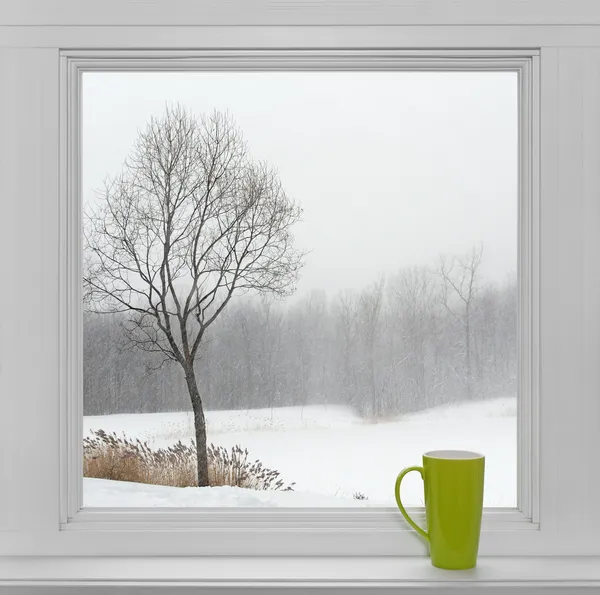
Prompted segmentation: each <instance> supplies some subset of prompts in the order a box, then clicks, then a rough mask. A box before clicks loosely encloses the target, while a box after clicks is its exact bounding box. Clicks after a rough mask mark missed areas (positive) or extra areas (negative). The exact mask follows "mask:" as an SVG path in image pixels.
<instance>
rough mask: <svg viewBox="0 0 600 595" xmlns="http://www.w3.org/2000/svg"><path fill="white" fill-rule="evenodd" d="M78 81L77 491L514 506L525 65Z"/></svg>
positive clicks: (134, 75) (206, 499) (175, 501)
mask: <svg viewBox="0 0 600 595" xmlns="http://www.w3.org/2000/svg"><path fill="white" fill-rule="evenodd" d="M82 80H83V82H82V123H83V124H82V142H83V149H82V168H83V202H84V208H83V230H84V233H83V237H84V242H83V255H84V271H83V275H84V289H83V292H84V293H83V299H84V326H83V331H84V359H83V366H84V384H83V387H84V392H83V399H84V402H83V404H84V411H83V413H84V416H85V417H84V429H85V431H84V474H85V475H86V478H85V479H84V484H83V487H84V491H83V498H84V499H83V506H84V508H87V507H103V506H125V507H127V506H137V507H144V506H225V507H229V506H240V507H252V506H259V507H265V506H274V507H280V506H284V507H285V506H288V507H290V506H292V507H304V506H309V507H311V506H313V507H314V506H317V507H318V506H334V507H335V506H363V507H364V506H369V507H373V506H379V507H381V506H383V507H392V506H394V505H395V503H394V497H393V490H392V485H393V481H394V479H395V476H396V475H397V473H398V472H399V470H400V469H402V468H403V467H406V466H409V465H411V464H413V463H414V462H415V461H419V460H420V457H421V454H422V453H423V452H425V451H427V450H430V449H433V448H443V447H452V448H458V447H462V448H467V449H471V450H477V451H480V452H483V453H484V454H485V455H486V457H487V474H486V482H487V483H486V491H485V503H486V505H487V506H492V507H507V508H510V507H515V506H516V504H517V485H516V483H517V456H516V449H517V388H518V382H517V367H518V362H517V359H518V358H517V345H518V340H517V314H518V313H517V308H518V287H517V260H518V259H517V247H518V243H517V232H518V220H517V215H518V206H519V184H518V163H519V142H518V132H519V102H518V90H519V80H518V73H517V72H516V71H512V72H511V71H487V72H485V71H483V72H482V71H473V70H471V71H468V70H467V71H446V72H444V71H434V72H431V71H398V70H391V71H386V72H364V71H355V72H352V71H350V72H348V71H346V72H343V71H337V72H336V71H334V72H322V71H321V72H319V71H316V72H315V71H313V72H268V71H266V72H265V71H263V72H206V71H205V72H184V73H181V72H166V73H165V72H160V73H157V72H119V73H115V72H107V73H103V72H86V73H84V74H83V79H82ZM525 200H526V199H525ZM206 434H208V436H206ZM137 440H140V441H141V442H145V443H146V446H145V447H142V446H141V445H140V444H139V443H138V442H136V441H137ZM179 442H181V443H182V445H181V446H177V444H178V443H179ZM196 444H197V445H198V456H196V449H195V445H196ZM165 449H166V450H165ZM169 449H170V450H169ZM256 459H258V460H259V461H260V462H259V463H254V461H255V460H256ZM197 460H199V461H200V464H197V463H196V461H197ZM202 462H204V465H205V466H204V467H203V466H202ZM205 474H206V476H205ZM411 479H413V478H411ZM207 483H208V485H211V486H213V487H218V488H219V489H206V488H203V489H186V490H183V489H182V486H185V487H188V486H196V487H197V486H198V485H201V486H203V485H206V484H207ZM152 484H158V486H155V485H152ZM230 486H233V487H230ZM422 492H423V488H422V484H421V482H420V481H418V480H414V481H413V482H411V483H407V485H406V487H405V490H404V493H405V499H406V501H407V502H408V503H409V504H410V505H414V506H422V504H423V496H422Z"/></svg>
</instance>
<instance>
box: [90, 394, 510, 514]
mask: <svg viewBox="0 0 600 595" xmlns="http://www.w3.org/2000/svg"><path fill="white" fill-rule="evenodd" d="M516 414H517V404H516V399H515V398H502V399H495V400H491V401H485V402H479V403H469V404H461V405H445V406H442V407H436V408H434V409H429V410H427V411H423V412H419V413H412V414H409V415H404V416H401V417H398V418H395V419H393V420H389V421H379V422H376V423H375V422H372V421H368V420H363V419H361V418H360V417H358V416H357V415H356V414H355V413H354V412H353V411H352V410H351V409H349V408H346V407H340V406H325V405H323V406H311V407H304V408H301V407H285V408H279V409H273V410H271V409H259V410H245V411H244V410H243V411H209V412H207V415H206V417H207V431H208V440H209V442H213V443H214V444H216V445H219V446H225V447H227V448H229V447H231V446H233V445H235V444H239V445H240V446H242V447H243V448H247V449H248V450H249V452H250V456H249V458H251V459H252V460H254V459H260V460H261V461H262V463H263V464H264V465H265V466H266V467H270V468H273V469H277V470H278V471H280V472H281V474H282V478H283V480H284V481H285V482H286V483H290V482H296V486H295V491H294V492H273V491H254V490H246V489H242V488H233V487H219V488H171V487H165V486H149V485H142V484H133V483H126V482H116V481H106V480H100V479H89V478H85V479H84V483H83V487H84V490H83V500H84V502H83V504H84V507H102V506H123V507H130V506H139V507H147V506H182V507H183V506H203V507H221V506H230V507H231V506H233V507H237V506H240V507H255V506H262V507H284V506H285V507H305V506H316V507H332V506H334V507H335V506H384V507H385V506H395V505H396V504H395V501H394V495H393V490H394V481H395V479H396V475H397V474H398V472H399V471H400V470H401V469H402V468H404V467H407V466H410V465H420V464H421V455H422V453H423V452H426V451H428V450H436V449H466V450H474V451H477V452H481V453H482V454H484V455H485V457H486V482H485V505H486V506H492V507H513V506H516V494H517V485H516V480H517V423H516V420H517V417H516ZM99 429H103V430H105V431H106V432H113V431H114V432H117V434H122V433H124V434H125V435H126V436H127V437H128V438H139V439H140V440H142V441H147V442H148V443H149V445H150V446H152V447H156V448H157V447H161V446H168V445H170V444H174V443H175V442H177V441H178V440H181V441H182V442H184V443H185V442H189V440H191V438H192V436H193V421H192V415H191V413H185V412H184V413H150V414H136V415H107V416H93V417H91V416H90V417H85V418H84V435H87V434H88V432H90V430H99ZM356 492H360V493H362V494H364V495H365V496H367V497H368V500H356V499H354V498H353V494H354V493H356ZM402 496H403V498H402V499H403V502H404V503H405V505H407V506H422V505H423V484H422V482H421V479H420V476H419V474H418V473H411V474H409V475H408V476H407V477H406V478H405V480H404V481H403V483H402Z"/></svg>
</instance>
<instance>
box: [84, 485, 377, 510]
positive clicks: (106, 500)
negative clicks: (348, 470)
mask: <svg viewBox="0 0 600 595" xmlns="http://www.w3.org/2000/svg"><path fill="white" fill-rule="evenodd" d="M83 489H84V493H85V496H86V498H85V506H86V507H101V508H102V507H125V508H128V507H134V508H147V507H202V508H221V507H225V508H234V507H235V508H255V507H262V508H279V507H298V508H306V507H323V508H325V507H330V508H334V507H336V508H337V507H342V506H352V507H354V506H357V505H358V506H369V501H368V500H367V501H364V500H363V501H357V500H352V499H347V498H337V497H335V496H325V495H322V494H315V493H310V492H278V491H274V490H248V489H245V488H237V487H232V486H222V487H216V488H171V487H167V486H155V485H146V484H142V483H131V482H128V481H108V480H106V479H92V478H89V477H86V478H84V480H83Z"/></svg>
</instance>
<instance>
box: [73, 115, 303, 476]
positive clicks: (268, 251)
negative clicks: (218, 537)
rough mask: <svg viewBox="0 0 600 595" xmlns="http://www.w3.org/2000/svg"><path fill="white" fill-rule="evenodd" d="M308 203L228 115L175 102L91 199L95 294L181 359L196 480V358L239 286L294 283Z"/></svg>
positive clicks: (201, 422)
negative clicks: (259, 156) (197, 112)
mask: <svg viewBox="0 0 600 595" xmlns="http://www.w3.org/2000/svg"><path fill="white" fill-rule="evenodd" d="M300 214H301V209H300V208H299V207H298V206H297V205H296V204H294V203H293V202H292V201H291V200H290V199H289V198H288V197H287V195H286V193H285V192H284V189H283V187H282V185H281V182H280V180H279V178H278V175H277V173H276V172H275V171H274V170H272V169H271V168H269V167H268V165H266V164H264V163H257V162H255V161H253V160H252V159H251V157H250V155H249V154H248V150H247V147H246V144H245V142H244V140H243V137H242V135H241V132H240V131H239V130H238V128H237V127H236V126H235V124H234V122H233V121H232V119H231V118H230V117H229V116H228V115H227V114H222V113H219V112H213V113H212V114H211V115H210V116H208V117H202V118H200V119H197V118H195V117H193V116H192V115H191V114H189V113H188V112H186V110H184V109H183V108H181V107H176V108H170V107H169V108H167V110H166V113H165V114H164V115H163V116H162V117H160V118H154V117H153V118H152V119H151V120H150V122H149V124H148V126H147V128H146V129H145V130H144V131H142V132H140V133H139V135H138V138H137V140H136V142H135V144H134V147H133V150H132V152H131V154H130V156H129V158H128V159H127V160H126V162H125V164H124V168H123V171H122V173H121V174H120V175H118V176H116V177H115V178H113V179H110V180H109V181H108V182H107V183H106V187H105V190H104V192H103V193H102V194H101V196H99V200H98V201H96V205H95V206H90V207H89V208H88V209H87V210H86V213H85V215H86V220H85V225H84V237H85V249H86V273H85V275H84V284H85V295H86V298H87V300H88V302H89V304H90V308H92V309H94V310H96V311H99V312H125V313H127V316H126V323H125V332H126V336H127V340H128V342H129V344H130V345H131V346H132V347H135V348H137V349H142V350H145V351H148V352H153V353H154V352H158V353H160V354H161V355H162V356H163V358H164V359H165V361H168V360H171V361H174V362H177V363H178V364H180V365H181V367H182V369H183V372H184V375H185V381H186V386H187V390H188V392H189V396H190V399H191V404H192V409H193V412H194V423H195V434H196V446H197V454H198V485H199V486H206V485H208V461H207V452H206V423H205V417H204V408H203V403H202V397H201V395H200V392H199V390H198V382H197V378H196V373H197V372H196V369H195V365H194V364H195V362H196V361H197V359H198V358H199V353H200V351H199V350H200V346H201V344H202V340H203V337H204V336H205V333H206V331H207V329H208V328H209V327H210V326H211V325H212V324H213V323H214V321H215V320H216V319H217V318H218V317H219V315H220V314H221V313H222V312H223V310H224V309H225V307H226V306H227V304H228V303H229V301H230V300H231V298H232V296H233V295H234V294H236V293H238V292H246V291H250V290H255V291H258V292H261V293H273V294H278V295H286V294H288V293H291V292H292V291H293V290H294V285H295V281H296V279H297V276H298V272H299V270H300V268H301V266H302V261H303V254H301V253H300V252H298V251H297V250H296V249H294V247H293V237H292V235H291V229H292V227H293V225H294V223H296V222H297V221H298V219H299V217H300Z"/></svg>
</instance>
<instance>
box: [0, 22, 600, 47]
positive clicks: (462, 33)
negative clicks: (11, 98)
mask: <svg viewBox="0 0 600 595" xmlns="http://www.w3.org/2000/svg"><path fill="white" fill-rule="evenodd" d="M599 38H600V25H543V26H542V25H539V26H538V25H482V26H458V25H455V26H453V25H429V26H426V25H390V24H385V25H380V26H366V25H361V26H360V27H359V26H351V25H337V26H335V25H321V26H306V27H304V26H303V27H297V26H293V25H287V26H284V25H277V26H275V25H274V26H244V25H227V26H218V25H215V26H192V25H189V24H186V25H182V26H177V27H165V26H157V25H152V26H150V25H148V26H141V25H122V26H105V27H100V26H92V25H90V26H50V27H44V26H2V25H0V47H22V48H25V47H38V48H43V47H48V48H54V49H56V48H60V49H63V50H68V49H75V50H77V49H108V48H115V49H117V48H119V49H139V50H141V49H149V48H151V49H164V50H167V49H169V50H173V49H187V50H190V49H192V50H193V49H202V48H204V49H208V48H211V49H218V48H221V49H249V48H255V49H282V48H290V49H304V48H314V49H327V48H328V49H336V48H356V49H358V48H362V49H374V48H381V49H385V48H394V49H407V50H410V49H413V50H414V49H418V48H420V49H424V50H428V49H434V48H437V49H442V50H449V49H465V48H478V49H485V48H491V49H506V50H509V49H512V48H534V49H535V48H538V49H539V48H542V47H596V46H598V44H599V41H598V39H599Z"/></svg>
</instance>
